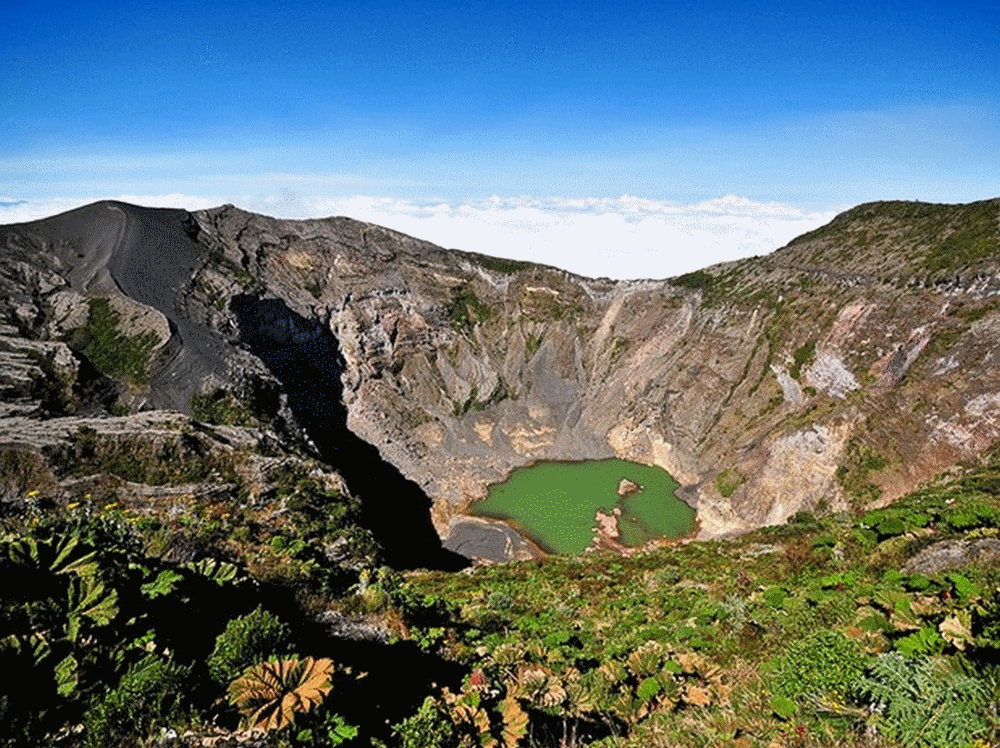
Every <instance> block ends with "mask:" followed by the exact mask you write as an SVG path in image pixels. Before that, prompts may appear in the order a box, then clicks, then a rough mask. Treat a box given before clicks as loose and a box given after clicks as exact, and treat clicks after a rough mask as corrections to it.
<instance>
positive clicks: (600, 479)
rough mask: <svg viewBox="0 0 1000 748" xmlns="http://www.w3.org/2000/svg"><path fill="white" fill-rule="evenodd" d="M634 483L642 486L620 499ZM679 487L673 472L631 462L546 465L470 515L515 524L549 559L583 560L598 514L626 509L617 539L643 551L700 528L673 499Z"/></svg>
mask: <svg viewBox="0 0 1000 748" xmlns="http://www.w3.org/2000/svg"><path fill="white" fill-rule="evenodd" d="M622 478H627V479H628V480H630V481H632V482H633V483H635V484H637V485H639V486H640V490H638V491H636V492H635V493H632V494H630V495H628V496H625V497H624V498H623V497H620V496H619V495H618V485H619V482H620V481H621V480H622ZM678 485H679V484H678V483H677V481H675V480H674V479H673V477H672V476H671V475H670V473H668V472H667V471H666V470H664V469H662V468H659V467H653V466H649V465H639V464H636V463H634V462H626V461H625V460H591V461H588V462H542V463H538V464H537V465H533V466H531V467H526V468H519V469H518V470H515V471H513V472H512V473H511V474H510V476H509V477H508V478H507V480H506V481H505V482H503V483H499V484H496V485H494V486H491V487H490V493H489V496H488V497H487V498H485V499H483V500H482V501H479V502H477V503H475V504H473V505H472V506H471V507H469V514H472V515H475V516H479V517H490V518H493V519H502V520H505V521H507V522H510V524H511V525H513V526H514V527H516V528H517V529H518V530H519V531H521V532H522V533H523V534H524V535H526V536H527V537H528V538H530V539H531V540H532V541H533V542H534V543H536V544H537V545H538V546H540V547H541V548H543V549H544V550H546V551H548V552H550V553H566V554H572V553H580V552H582V551H583V550H584V549H585V548H586V547H587V546H589V545H590V542H591V540H592V538H593V535H594V531H593V528H594V527H595V526H596V524H597V523H596V522H595V521H594V515H595V514H596V513H597V510H598V509H602V510H603V511H604V512H605V513H610V512H611V510H612V509H614V508H615V507H616V506H617V507H619V508H620V509H621V516H620V517H619V518H618V528H619V530H620V532H621V536H620V537H619V538H618V540H619V542H620V543H622V544H623V545H626V546H630V547H636V546H640V545H642V544H643V543H646V542H648V541H650V540H653V539H656V538H676V537H680V536H682V535H686V534H687V533H689V532H691V530H692V529H693V528H694V515H695V512H694V510H693V509H692V508H691V507H689V506H688V505H687V504H685V503H684V502H683V501H681V500H680V499H678V498H677V496H676V495H674V491H675V490H676V489H677V487H678Z"/></svg>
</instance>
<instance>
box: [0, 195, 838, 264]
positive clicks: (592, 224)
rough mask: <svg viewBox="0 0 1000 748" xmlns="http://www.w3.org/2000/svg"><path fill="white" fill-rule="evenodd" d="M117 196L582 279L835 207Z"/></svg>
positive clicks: (739, 200) (755, 245)
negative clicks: (295, 223)
mask: <svg viewBox="0 0 1000 748" xmlns="http://www.w3.org/2000/svg"><path fill="white" fill-rule="evenodd" d="M114 199H118V200H122V201H125V202H132V203H137V204H140V205H146V206H151V207H171V208H187V209H189V210H196V209H200V208H206V207H211V206H214V205H219V204H222V203H225V202H231V203H234V204H236V205H239V206H240V207H242V208H244V209H246V210H252V211H256V212H260V213H266V214H268V215H273V216H278V217H283V218H318V217H326V216H333V215H343V216H349V217H351V218H356V219H359V220H362V221H369V222H371V223H377V224H381V225H384V226H388V227H390V228H393V229H396V230H398V231H402V232H404V233H407V234H410V235H412V236H415V237H418V238H420V239H426V240H428V241H432V242H434V243H436V244H439V245H441V246H444V247H452V248H457V249H464V250H470V251H474V252H481V253H483V254H491V255H498V256H501V257H512V258H515V259H525V260H532V261H535V262H541V263H545V264H548V265H555V266H557V267H561V268H564V269H566V270H571V271H573V272H575V273H579V274H581V275H588V276H608V277H612V278H643V277H645V278H665V277H669V276H674V275H679V274H680V273H685V272H688V271H691V270H696V269H698V268H702V267H706V266H708V265H712V264H715V263H717V262H723V261H726V260H733V259H737V258H740V257H748V256H752V255H758V254H766V253H768V252H770V251H772V250H774V249H776V248H777V247H781V246H783V245H785V244H787V243H788V241H789V240H791V239H792V238H794V237H796V236H798V235H799V234H802V233H804V232H806V231H809V230H811V229H814V228H816V227H817V226H821V225H822V224H824V223H826V222H827V221H829V220H830V219H831V218H832V217H833V216H834V215H835V213H836V211H835V210H828V211H805V210H802V209H800V208H797V207H795V206H793V205H789V204H787V203H778V202H756V201H753V200H750V199H748V198H745V197H740V196H736V195H725V196H722V197H719V198H715V199H712V200H706V201H702V202H699V203H691V204H683V203H676V202H672V201H666V200H651V199H647V198H642V197H637V196H635V195H622V196H621V197H617V198H603V197H601V198H597V197H591V198H561V197H500V196H493V197H490V198H487V199H484V200H476V201H466V202H462V203H454V204H452V203H448V202H442V201H430V202H417V201H412V200H404V199H398V198H392V197H375V196H369V195H355V196H349V197H324V196H317V195H305V194H302V195H300V194H298V193H296V192H292V191H290V190H283V191H282V192H281V194H271V195H257V196H248V195H245V196H190V195H184V194H181V193H171V194H166V195H120V196H119V197H117V198H114ZM88 202H92V200H69V199H57V200H51V201H47V202H45V203H34V202H17V201H16V200H15V199H13V198H10V199H8V198H0V223H14V222H20V221H28V220H33V219H35V218H42V217H44V216H48V215H53V214H54V213H59V212H62V211H65V210H69V209H71V208H73V207H77V206H79V205H85V204H87V203H88Z"/></svg>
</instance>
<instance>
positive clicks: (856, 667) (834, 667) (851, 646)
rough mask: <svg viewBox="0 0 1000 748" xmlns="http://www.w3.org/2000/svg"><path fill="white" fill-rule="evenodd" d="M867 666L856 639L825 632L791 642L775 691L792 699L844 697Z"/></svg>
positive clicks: (777, 676)
mask: <svg viewBox="0 0 1000 748" xmlns="http://www.w3.org/2000/svg"><path fill="white" fill-rule="evenodd" d="M864 668H865V658H864V655H862V653H861V649H860V648H859V647H858V645H857V643H856V642H854V641H852V640H850V639H848V638H847V637H846V636H844V635H843V634H841V633H840V632H839V631H822V632H820V633H817V634H813V635H811V636H808V637H806V638H805V639H803V640H801V641H798V642H794V643H792V644H791V645H789V647H788V652H787V653H786V654H785V656H784V657H783V658H782V659H781V660H780V662H779V663H778V668H777V670H776V672H775V690H776V691H777V692H778V693H779V694H781V695H782V696H786V697H788V698H791V699H799V698H803V697H809V696H824V695H826V694H833V695H835V696H837V697H838V698H844V697H845V696H847V694H848V693H849V692H850V691H851V688H852V686H853V684H854V683H855V682H856V681H857V680H858V678H860V677H861V675H862V674H863V673H864Z"/></svg>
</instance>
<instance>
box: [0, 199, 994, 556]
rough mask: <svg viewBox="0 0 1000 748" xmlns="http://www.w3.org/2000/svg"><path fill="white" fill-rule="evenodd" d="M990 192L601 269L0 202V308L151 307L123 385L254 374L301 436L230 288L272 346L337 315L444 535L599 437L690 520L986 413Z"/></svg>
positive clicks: (586, 450) (134, 211) (852, 492)
mask: <svg viewBox="0 0 1000 748" xmlns="http://www.w3.org/2000/svg"><path fill="white" fill-rule="evenodd" d="M123 206H124V207H123ZM80 211H82V213H80ZM102 212H103V213H105V214H107V215H105V216H104V217H103V220H104V222H105V223H104V225H102V226H101V227H100V228H99V229H97V228H94V227H92V228H91V229H89V231H90V232H91V233H90V234H86V232H83V233H81V227H85V226H86V225H87V224H88V221H89V222H93V221H97V222H98V223H100V221H101V220H102V219H101V217H100V214H101V213H102ZM116 212H117V213H119V214H120V215H119V216H118V218H117V219H115V213H116ZM70 214H73V215H70ZM998 214H1000V199H994V200H987V201H979V202H976V203H970V204H965V205H958V206H954V205H953V206H949V205H935V204H926V203H908V202H902V201H895V202H877V203H868V204H864V205H861V206H857V207H855V208H852V209H850V210H848V211H846V212H844V213H842V214H840V215H839V216H837V217H836V218H835V219H834V220H833V221H831V222H830V223H829V224H827V226H825V227H821V228H820V229H817V230H816V231H814V232H809V233H807V234H805V235H803V236H801V237H798V238H796V239H795V240H793V241H792V242H790V243H789V244H788V245H786V246H785V247H783V248H779V249H777V250H775V251H774V252H772V253H771V254H769V255H766V256H763V257H757V258H748V259H744V260H738V261H734V262H730V263H723V264H720V265H715V266H711V267H708V268H705V269H703V270H699V271H695V272H693V273H687V274H685V275H682V276H678V277H675V278H671V279H663V280H652V279H640V280H632V281H612V280H609V279H589V278H584V277H582V276H579V275H575V274H573V273H570V272H568V271H563V270H559V269H558V268H551V267H548V266H542V265H535V264H532V263H524V262H522V261H511V260H504V259H503V258H489V257H487V256H485V255H478V254H476V253H467V252H462V251H460V250H447V249H444V248H441V247H438V246H436V245H433V244H431V243H429V242H423V241H421V240H418V239H414V238H413V237H409V236H407V235H405V234H401V233H400V232H395V231H392V230H389V229H385V228H383V227H379V226H376V225H375V224H370V223H365V222H359V221H354V220H353V219H349V218H343V217H331V218H326V219H306V220H297V221H288V220H281V219H272V218H269V217H266V216H262V215H259V214H252V213H248V212H246V211H242V210H240V209H238V208H235V207H233V206H220V207H218V208H212V209H207V210H202V211H195V212H191V213H188V212H186V211H177V210H172V209H143V208H137V207H135V206H127V205H126V204H123V203H114V202H112V201H105V202H100V203H95V204H93V205H90V206H85V207H84V208H81V209H77V211H76V212H74V211H70V212H69V213H66V214H60V216H56V217H53V218H51V219H42V220H41V221H35V222H30V223H27V224H15V225H12V226H5V227H2V229H0V231H2V233H3V237H4V238H3V242H4V245H5V246H6V247H7V252H8V255H7V256H5V258H4V259H5V263H6V266H7V272H6V274H5V276H4V277H5V278H6V281H5V283H6V288H7V289H8V290H9V294H8V296H9V298H10V299H11V301H8V302H7V306H6V307H5V309H4V316H5V317H6V318H7V319H8V320H14V321H19V327H20V329H21V332H25V331H27V332H30V333H31V334H33V335H35V337H36V338H38V339H46V338H47V339H49V340H51V341H53V342H55V341H58V340H60V339H64V338H66V337H67V335H68V334H69V332H70V331H71V330H73V329H81V328H79V327H77V328H69V327H67V324H69V323H67V320H70V323H72V324H78V323H80V320H81V319H86V318H87V317H86V313H85V312H86V311H88V310H85V309H84V307H89V306H90V304H91V302H93V301H94V299H95V298H103V297H102V296H100V295H101V294H104V295H105V296H106V297H107V298H112V299H116V302H115V303H116V304H118V305H119V306H120V307H121V308H122V309H123V310H124V309H126V308H128V309H131V308H132V307H130V306H129V305H130V304H132V305H137V306H135V308H134V309H132V311H131V312H129V314H131V315H133V316H136V318H137V319H139V318H140V317H141V316H142V315H140V314H138V313H139V312H143V313H144V314H146V316H147V317H149V318H150V322H149V323H148V324H147V323H141V322H139V323H137V324H138V327H136V328H135V330H133V331H132V332H131V334H138V332H137V331H139V330H141V329H146V330H152V329H154V328H155V329H157V330H159V331H160V332H159V337H160V338H161V345H160V347H159V348H158V349H157V351H159V353H158V356H159V358H156V357H154V359H155V360H151V361H150V362H148V365H149V366H150V367H152V368H151V369H150V372H151V373H150V383H149V384H147V385H142V384H139V383H135V382H128V383H126V384H125V385H124V386H122V385H121V377H118V378H117V379H116V378H115V376H111V377H110V379H112V380H115V381H117V382H118V383H119V389H120V390H121V391H120V393H119V395H118V396H117V397H116V399H115V401H114V404H115V405H117V407H121V408H126V409H131V410H136V409H140V408H143V407H151V406H153V407H162V406H169V407H172V408H174V409H178V410H181V411H182V412H190V403H191V402H192V399H193V398H194V397H199V396H206V395H210V394H213V393H215V395H214V396H217V397H220V398H221V397H223V395H219V394H218V393H220V392H221V393H223V394H224V396H225V397H226V398H232V399H233V401H234V402H241V403H244V405H246V403H247V402H249V401H252V400H253V396H252V393H253V392H254V391H257V390H269V391H273V392H275V393H278V394H277V395H276V397H277V401H276V404H274V405H269V406H267V408H265V410H266V409H270V411H272V412H273V413H275V414H277V413H280V414H281V415H280V419H281V422H282V424H283V426H282V428H285V429H286V431H287V435H288V438H290V439H292V440H293V441H297V442H298V443H300V444H301V445H304V446H303V448H305V449H308V435H307V434H304V433H303V432H302V430H301V427H300V426H298V423H299V421H300V420H301V417H297V416H296V414H295V413H294V412H292V409H290V408H289V406H288V405H287V397H286V396H287V394H288V393H286V392H284V391H283V385H282V382H281V381H280V378H278V377H275V376H274V374H273V372H271V371H269V370H268V367H267V366H266V365H265V364H264V363H263V362H262V361H261V359H260V357H259V356H257V355H255V354H254V353H253V352H252V351H250V350H248V348H247V345H246V344H245V340H244V339H243V337H242V336H244V335H245V334H246V333H245V331H241V328H240V324H239V323H238V320H237V318H236V315H235V313H234V311H233V309H234V302H235V303H237V304H240V303H244V301H243V300H250V301H253V303H255V304H259V302H261V301H262V300H264V299H268V298H271V299H281V300H282V302H283V304H284V308H283V309H282V310H280V311H269V312H267V314H270V315H271V316H270V317H267V316H266V315H264V316H260V315H257V316H256V317H255V319H256V320H257V321H256V322H255V324H258V325H261V326H262V327H261V329H262V330H263V331H264V333H265V335H266V337H267V338H268V339H269V340H271V341H279V342H281V344H282V345H287V346H288V351H289V352H290V353H289V355H302V350H303V348H302V346H303V345H305V343H306V342H307V341H308V340H309V339H311V337H310V336H316V335H322V336H329V337H330V339H331V340H332V341H334V345H335V346H336V349H337V351H338V354H337V355H338V356H339V357H340V359H342V369H341V370H340V380H341V381H342V382H343V400H344V403H345V405H346V407H347V427H348V428H349V429H350V430H351V431H352V432H353V433H355V434H357V435H358V436H360V437H361V438H362V439H363V440H364V441H366V442H368V443H370V444H373V445H374V446H376V447H377V448H378V450H379V452H380V453H381V455H382V457H383V458H384V459H385V460H386V461H387V462H388V463H391V464H392V465H394V466H396V467H397V468H399V469H400V471H401V472H402V473H403V475H405V476H406V478H407V479H409V480H412V481H413V482H415V483H416V484H417V485H419V486H420V488H421V489H422V490H423V491H424V492H425V493H426V494H427V495H428V496H430V497H431V499H432V501H433V510H432V519H433V522H434V525H435V527H436V529H437V532H438V534H439V535H440V536H441V537H442V539H443V540H444V542H445V545H446V546H447V545H449V543H451V544H452V545H453V546H456V547H457V545H459V543H460V541H461V540H462V538H463V537H464V536H465V535H467V534H468V533H469V532H472V531H473V530H475V531H482V525H481V523H478V524H477V525H476V527H475V528H473V527H472V525H471V524H470V523H471V520H469V519H468V518H466V517H465V516H464V508H465V507H466V506H467V505H468V504H469V503H470V502H472V501H475V500H476V499H477V498H480V497H482V496H483V495H485V490H486V487H487V486H488V485H489V484H490V483H493V482H497V481H498V480H502V479H503V477H504V476H505V475H506V474H507V473H508V472H509V471H510V470H511V469H513V468H515V467H519V466H521V465H524V464H528V463H530V462H533V461H537V460H544V459H593V458H603V457H611V456H617V457H622V458H625V459H632V460H634V461H638V462H643V463H646V464H657V465H660V466H661V467H664V468H666V469H667V470H668V471H669V472H671V473H672V474H673V475H675V476H676V477H677V478H678V479H679V480H680V481H681V483H682V484H683V485H684V488H683V489H682V495H683V496H684V497H685V499H686V500H687V501H688V502H689V503H691V504H692V505H693V506H695V507H696V509H697V510H698V521H699V523H700V531H699V532H700V535H701V536H702V537H712V536H717V535H724V534H730V533H734V532H742V531H745V530H747V529H750V528H752V527H757V526H760V525H762V524H774V523H780V522H782V521H784V520H785V519H786V518H787V517H789V516H791V515H792V514H794V513H795V512H797V511H800V510H802V509H808V508H811V507H815V506H817V505H828V506H831V507H840V508H846V507H848V506H850V505H857V506H859V507H863V506H866V505H868V504H871V503H872V502H879V501H888V500H891V499H892V498H894V497H895V496H899V495H902V494H903V493H905V492H907V491H908V490H910V489H912V488H913V487H915V486H916V485H918V484H919V483H920V482H921V481H922V480H925V479H927V478H929V477H931V476H932V475H934V474H936V473H937V472H939V471H940V470H941V469H944V468H947V467H948V466H949V465H953V464H956V463H957V462H959V461H961V460H962V459H968V458H969V457H971V456H974V455H975V454H978V453H979V452H981V451H982V450H984V449H986V448H987V447H988V446H989V445H991V444H992V443H993V442H994V441H995V440H996V439H997V438H998V436H1000V425H998V424H1000V418H998V416H1000V394H998V393H997V392H995V391H994V388H993V386H992V385H991V382H993V381H996V378H997V376H998V375H1000V371H998V370H997V369H996V366H995V364H994V363H993V362H992V358H991V356H990V355H989V351H990V349H991V348H992V347H993V346H994V344H995V342H996V338H997V336H998V335H1000V319H998V317H997V315H996V313H995V310H994V308H993V304H992V302H991V301H990V299H992V298H993V296H995V295H996V294H997V293H998V292H1000V269H998V267H997V261H996V259H995V254H994V255H992V256H991V255H990V249H991V248H994V249H995V248H996V246H997V236H998V228H997V226H998V222H997V215H998ZM67 216H68V218H67ZM55 219H59V220H58V221H57V220H55ZM112 219H115V220H118V221H119V225H118V228H117V229H115V231H117V232H119V233H115V234H114V236H112V235H111V232H112V228H110V226H111V225H112V224H111V222H112ZM46 222H48V223H46ZM53 225H55V226H56V228H53ZM60 226H61V228H59V227H60ZM74 232H76V233H74ZM95 232H96V233H95ZM85 234H86V235H85ZM123 237H125V238H123ZM125 239H127V241H126V240H125ZM130 242H131V244H130ZM139 246H141V247H144V248H145V251H146V252H147V253H151V252H152V253H153V254H155V252H159V254H160V257H159V261H160V264H161V265H162V267H163V268H168V266H169V269H168V270H163V271H162V272H160V271H156V272H154V271H153V270H151V268H150V266H148V265H147V266H143V263H142V261H140V260H137V259H136V258H137V257H138V255H136V254H135V253H134V252H132V254H130V253H129V252H130V251H131V250H130V248H131V249H132V250H134V248H135V247H139ZM115 249H117V250H118V251H117V253H116V252H115V251H114V250H115ZM154 250H155V252H154ZM18 252H20V254H18ZM81 254H82V256H79V257H78V256H76V255H81ZM105 255H107V256H106V257H105ZM170 258H173V259H174V260H181V261H173V262H171V261H169V260H170ZM18 262H20V263H21V264H22V265H24V266H25V267H22V268H20V270H18V269H17V268H15V267H14V266H15V265H16V264H17V263H18ZM102 263H103V264H102ZM11 268H14V270H11ZM18 273H19V274H20V275H18ZM32 273H34V275H32ZM13 276H18V277H20V278H21V280H20V281H17V282H15V281H14V280H11V278H12V277H13ZM29 276H30V277H29ZM157 277H159V278H164V277H168V278H171V279H172V280H171V282H170V283H167V284H162V283H160V287H155V283H153V286H154V287H151V285H150V283H151V281H150V278H152V279H153V280H154V281H155V279H156V278H157ZM143 283H145V284H146V285H145V286H142V284H143ZM19 284H20V285H19ZM122 284H124V286H123V285H122ZM129 284H132V285H131V286H130V285H129ZM28 286H30V293H26V292H25V287H28ZM163 286H166V287H168V288H169V289H170V290H169V291H168V290H164V288H163ZM124 287H128V289H127V290H129V293H122V292H121V289H123V288H124ZM43 289H44V290H43ZM60 294H61V296H60ZM74 294H75V296H74ZM137 296H138V297H140V298H135V297H137ZM53 300H55V301H57V302H58V304H56V303H55V302H54V301H53ZM148 302H152V303H148ZM19 304H20V305H21V306H22V307H23V308H20V311H18V309H19V307H18V305H19ZM57 309H58V310H59V312H60V313H61V314H62V315H63V316H62V320H58V319H55V317H54V315H55V310H57ZM74 314H75V317H74ZM157 315H159V316H157ZM154 322H155V324H154ZM164 325H165V327H164ZM84 327H85V326H84ZM22 337H30V335H27V336H25V335H22ZM163 337H167V339H166V340H162V338H163ZM70 342H72V341H70ZM77 342H78V343H79V342H80V341H77ZM73 355H76V356H77V357H80V356H81V355H83V354H82V349H81V348H80V347H79V346H77V349H76V350H75V351H73ZM83 357H84V358H86V356H85V355H83ZM338 365H339V364H338ZM248 393H251V394H248ZM283 397H285V401H282V398H283ZM251 404H252V403H251ZM257 405H258V406H260V403H258V404H257ZM249 409H250V410H253V408H252V407H251V408H249ZM720 476H721V477H720ZM733 486H735V487H733ZM493 529H494V530H495V531H496V532H499V533H502V534H505V535H507V537H512V536H510V534H509V533H510V532H511V531H510V530H509V528H503V527H499V526H496V527H494V528H493ZM513 548H514V550H513V551H512V552H511V553H512V554H513V555H517V554H518V553H525V554H529V553H531V550H530V548H529V547H528V546H527V545H518V544H517V543H516V542H515V543H514V544H513ZM492 555H493V556H494V560H501V559H500V558H497V557H495V555H496V554H495V553H493V554H492ZM508 557H509V556H508Z"/></svg>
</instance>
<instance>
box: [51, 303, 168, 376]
mask: <svg viewBox="0 0 1000 748" xmlns="http://www.w3.org/2000/svg"><path fill="white" fill-rule="evenodd" d="M87 304H88V306H89V307H90V311H89V313H88V314H87V324H86V325H84V326H83V327H78V328H76V329H74V330H71V331H70V332H69V339H68V340H67V343H68V345H69V347H70V348H72V349H73V350H74V351H77V352H79V353H82V354H83V355H84V356H86V357H87V358H88V359H89V360H90V362H91V363H92V364H93V365H94V366H95V367H96V368H97V370H98V371H100V372H101V373H102V374H107V375H108V376H112V377H119V378H124V379H127V380H128V381H130V382H132V383H133V384H146V383H148V381H149V359H150V356H151V355H152V353H153V349H155V348H156V346H158V345H159V344H160V342H161V341H160V337H159V336H158V335H157V334H156V333H154V332H150V331H146V332H142V333H139V334H138V335H131V336H130V335H125V334H123V333H122V332H121V330H120V329H119V325H120V324H121V315H119V314H118V312H116V311H115V310H113V309H112V308H111V304H110V303H109V302H108V300H107V299H90V300H89V301H88V302H87Z"/></svg>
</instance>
